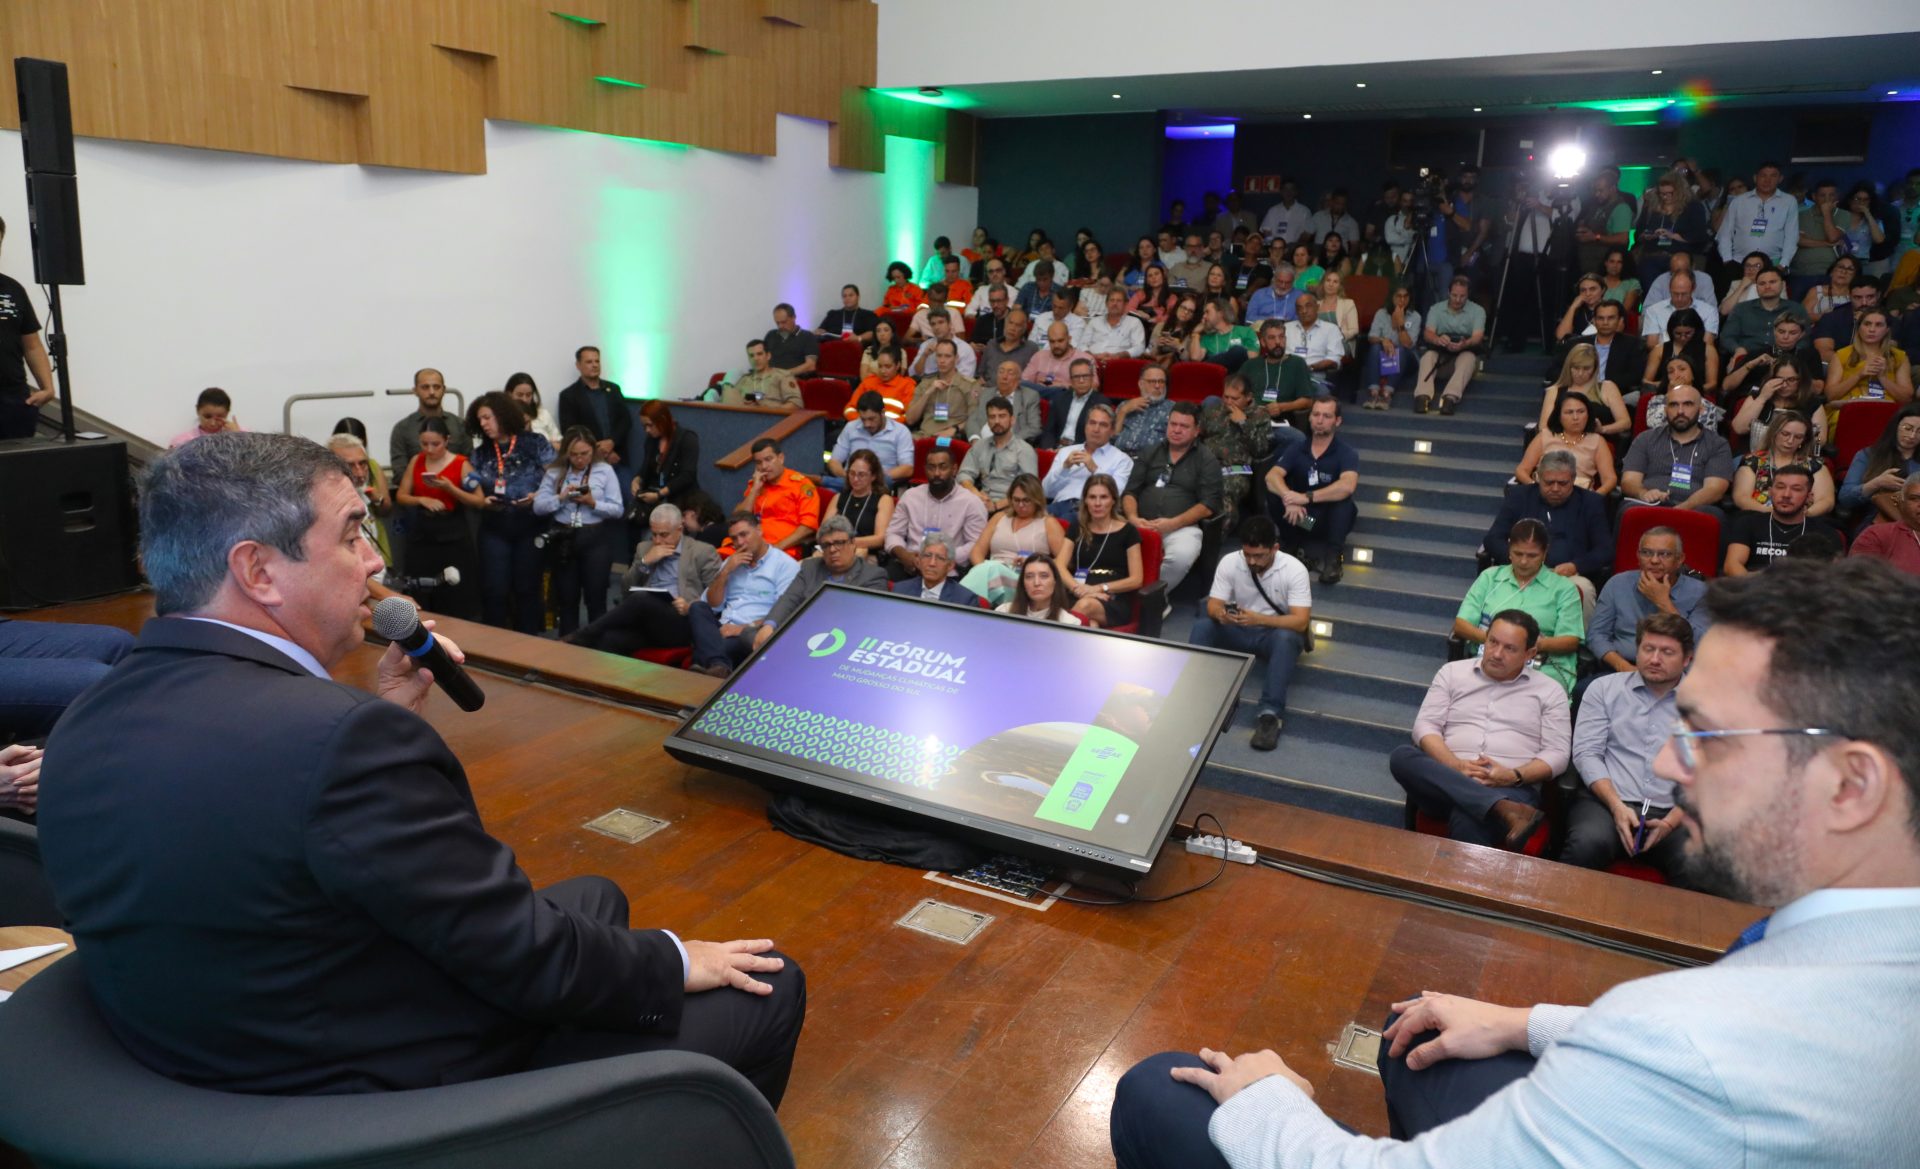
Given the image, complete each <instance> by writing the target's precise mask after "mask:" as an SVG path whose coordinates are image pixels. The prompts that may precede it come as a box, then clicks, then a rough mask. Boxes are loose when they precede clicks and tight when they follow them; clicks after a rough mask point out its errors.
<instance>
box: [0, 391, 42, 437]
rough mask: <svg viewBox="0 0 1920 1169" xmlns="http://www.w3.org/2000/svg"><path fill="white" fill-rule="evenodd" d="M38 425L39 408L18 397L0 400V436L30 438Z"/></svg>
mask: <svg viewBox="0 0 1920 1169" xmlns="http://www.w3.org/2000/svg"><path fill="white" fill-rule="evenodd" d="M39 427H40V408H39V407H38V406H29V405H27V400H26V399H25V398H24V397H23V398H19V399H17V400H15V401H12V402H0V438H32V437H33V436H34V434H35V432H36V431H38V430H39Z"/></svg>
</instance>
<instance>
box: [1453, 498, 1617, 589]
mask: <svg viewBox="0 0 1920 1169" xmlns="http://www.w3.org/2000/svg"><path fill="white" fill-rule="evenodd" d="M1524 519H1535V520H1539V521H1540V522H1541V523H1543V524H1546V525H1547V570H1548V571H1551V570H1552V569H1553V567H1554V566H1555V565H1557V564H1567V563H1572V564H1573V566H1574V567H1575V568H1578V569H1579V570H1580V575H1582V576H1584V577H1586V578H1587V579H1588V580H1590V581H1592V582H1593V583H1594V584H1596V585H1598V584H1599V583H1600V579H1601V578H1602V577H1603V576H1605V575H1606V574H1607V572H1608V571H1609V570H1610V569H1612V567H1613V529H1612V525H1610V524H1608V523H1607V502H1606V500H1604V499H1602V498H1600V496H1599V494H1598V493H1596V492H1592V491H1588V490H1587V489H1586V488H1584V487H1576V488H1574V489H1573V494H1572V495H1571V496H1569V497H1568V498H1567V502H1566V503H1564V504H1562V505H1561V506H1559V507H1557V508H1549V507H1547V501H1546V500H1545V499H1542V498H1541V497H1540V485H1539V484H1538V483H1516V484H1514V485H1513V486H1512V487H1509V488H1507V498H1506V502H1505V503H1503V504H1502V505H1501V507H1500V514H1499V515H1497V516H1495V517H1494V520H1493V526H1492V527H1491V528H1488V529H1487V538H1486V540H1485V541H1483V542H1482V544H1481V547H1483V548H1485V549H1486V551H1487V555H1488V556H1491V557H1493V562H1494V563H1495V564H1505V563H1506V562H1507V533H1508V532H1510V531H1512V530H1513V525H1515V524H1517V523H1519V522H1520V521H1521V520H1524Z"/></svg>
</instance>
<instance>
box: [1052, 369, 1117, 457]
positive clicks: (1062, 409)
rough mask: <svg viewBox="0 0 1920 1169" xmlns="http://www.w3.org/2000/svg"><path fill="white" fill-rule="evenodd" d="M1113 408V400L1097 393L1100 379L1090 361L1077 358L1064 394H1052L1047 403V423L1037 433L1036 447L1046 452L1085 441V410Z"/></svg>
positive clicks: (1068, 375)
mask: <svg viewBox="0 0 1920 1169" xmlns="http://www.w3.org/2000/svg"><path fill="white" fill-rule="evenodd" d="M1090 406H1107V407H1113V406H1114V401H1113V399H1112V398H1109V397H1107V396H1106V395H1105V394H1103V393H1101V392H1100V390H1099V378H1098V377H1097V375H1096V374H1095V372H1094V366H1093V359H1092V358H1086V357H1082V358H1077V359H1075V361H1074V363H1073V365H1072V366H1070V367H1069V369H1068V373H1067V392H1066V393H1064V394H1062V393H1058V392H1055V393H1054V394H1053V396H1052V397H1050V398H1049V399H1048V401H1047V422H1046V425H1045V426H1043V427H1042V428H1041V430H1040V442H1039V443H1038V444H1037V445H1039V446H1041V447H1043V448H1045V449H1047V450H1058V449H1059V448H1061V447H1063V446H1074V445H1076V444H1079V443H1084V442H1086V441H1087V408H1088V407H1090Z"/></svg>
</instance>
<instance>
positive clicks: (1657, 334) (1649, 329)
mask: <svg viewBox="0 0 1920 1169" xmlns="http://www.w3.org/2000/svg"><path fill="white" fill-rule="evenodd" d="M1668 275H1669V277H1670V279H1669V281H1668V283H1667V290H1668V293H1667V299H1666V300H1663V301H1661V302H1660V303H1659V304H1650V305H1648V306H1647V307H1646V309H1645V310H1643V311H1642V312H1641V314H1640V335H1641V336H1643V337H1646V338H1648V341H1647V346H1648V348H1652V347H1653V346H1654V345H1655V344H1657V343H1659V342H1661V341H1665V340H1667V339H1668V338H1667V321H1668V319H1669V318H1671V317H1672V316H1673V314H1675V313H1677V312H1679V311H1680V310H1681V309H1683V308H1690V309H1692V310H1693V311H1694V312H1697V313H1699V314H1700V322H1701V324H1703V325H1705V326H1706V327H1707V335H1706V336H1705V337H1703V338H1702V339H1701V340H1703V341H1704V342H1705V343H1706V345H1707V347H1708V348H1709V349H1711V348H1712V347H1713V345H1714V342H1715V341H1716V340H1717V339H1718V337H1719V336H1720V306H1718V305H1716V304H1714V303H1713V302H1712V301H1710V300H1701V299H1700V298H1699V297H1697V296H1695V295H1694V294H1693V273H1691V272H1673V273H1669V274H1668Z"/></svg>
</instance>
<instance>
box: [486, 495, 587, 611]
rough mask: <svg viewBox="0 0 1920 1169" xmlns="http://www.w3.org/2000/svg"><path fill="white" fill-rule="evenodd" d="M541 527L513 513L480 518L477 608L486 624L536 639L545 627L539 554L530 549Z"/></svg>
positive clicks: (536, 519)
mask: <svg viewBox="0 0 1920 1169" xmlns="http://www.w3.org/2000/svg"><path fill="white" fill-rule="evenodd" d="M546 522H547V521H546V520H545V518H543V517H541V516H536V515H534V514H533V513H532V512H531V511H521V510H518V509H509V510H502V511H486V512H482V513H481V515H480V608H481V613H482V618H481V619H482V620H484V621H485V622H486V623H487V624H488V625H493V626H497V627H499V628H501V629H513V630H515V631H516V632H519V633H532V634H536V635H537V634H539V633H540V631H541V627H542V626H544V625H545V624H546V620H545V618H546V602H545V600H544V599H543V598H542V597H541V595H540V549H538V548H536V547H534V546H533V538H534V537H535V536H537V535H539V533H540V529H541V528H542V527H545V526H546ZM609 564H611V561H609ZM601 583H602V586H603V587H604V585H605V581H604V580H603V581H602V582H601Z"/></svg>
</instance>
